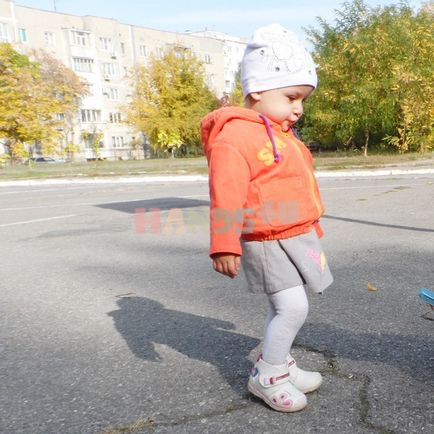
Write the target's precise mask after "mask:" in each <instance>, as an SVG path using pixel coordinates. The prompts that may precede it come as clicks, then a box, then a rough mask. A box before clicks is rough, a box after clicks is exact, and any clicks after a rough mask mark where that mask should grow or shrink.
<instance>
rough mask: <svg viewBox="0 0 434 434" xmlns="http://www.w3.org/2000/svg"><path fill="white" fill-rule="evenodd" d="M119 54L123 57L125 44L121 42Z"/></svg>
mask: <svg viewBox="0 0 434 434" xmlns="http://www.w3.org/2000/svg"><path fill="white" fill-rule="evenodd" d="M121 53H122V54H123V55H125V42H121Z"/></svg>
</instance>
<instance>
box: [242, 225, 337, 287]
mask: <svg viewBox="0 0 434 434" xmlns="http://www.w3.org/2000/svg"><path fill="white" fill-rule="evenodd" d="M241 245H242V249H243V255H242V257H241V263H242V267H243V270H244V274H245V276H246V279H247V285H248V288H249V290H250V291H251V292H253V293H264V292H265V293H267V294H274V293H276V292H279V291H282V290H284V289H287V288H292V287H294V286H298V285H306V286H307V287H309V288H310V290H311V291H313V292H315V293H321V292H323V291H324V289H326V288H327V287H328V286H329V285H330V284H331V283H332V282H333V276H332V274H331V272H330V269H329V266H328V264H327V260H326V257H325V254H324V252H323V250H322V247H321V243H320V241H319V239H318V236H317V234H316V231H315V230H312V231H310V232H308V233H306V234H302V235H298V236H296V237H292V238H285V239H283V240H270V241H244V240H241Z"/></svg>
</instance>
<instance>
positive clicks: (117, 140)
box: [112, 136, 124, 148]
mask: <svg viewBox="0 0 434 434" xmlns="http://www.w3.org/2000/svg"><path fill="white" fill-rule="evenodd" d="M112 145H113V148H123V147H124V138H123V136H112Z"/></svg>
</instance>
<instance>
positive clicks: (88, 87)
mask: <svg viewBox="0 0 434 434" xmlns="http://www.w3.org/2000/svg"><path fill="white" fill-rule="evenodd" d="M84 86H85V88H86V91H87V94H88V95H93V94H94V88H93V84H92V83H85V84H84Z"/></svg>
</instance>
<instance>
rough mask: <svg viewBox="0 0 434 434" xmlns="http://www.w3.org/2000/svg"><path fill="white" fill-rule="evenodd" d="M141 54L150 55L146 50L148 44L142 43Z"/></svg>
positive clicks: (143, 55)
mask: <svg viewBox="0 0 434 434" xmlns="http://www.w3.org/2000/svg"><path fill="white" fill-rule="evenodd" d="M139 48H140V56H142V57H146V56H147V55H148V52H147V51H146V45H140V47H139Z"/></svg>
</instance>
